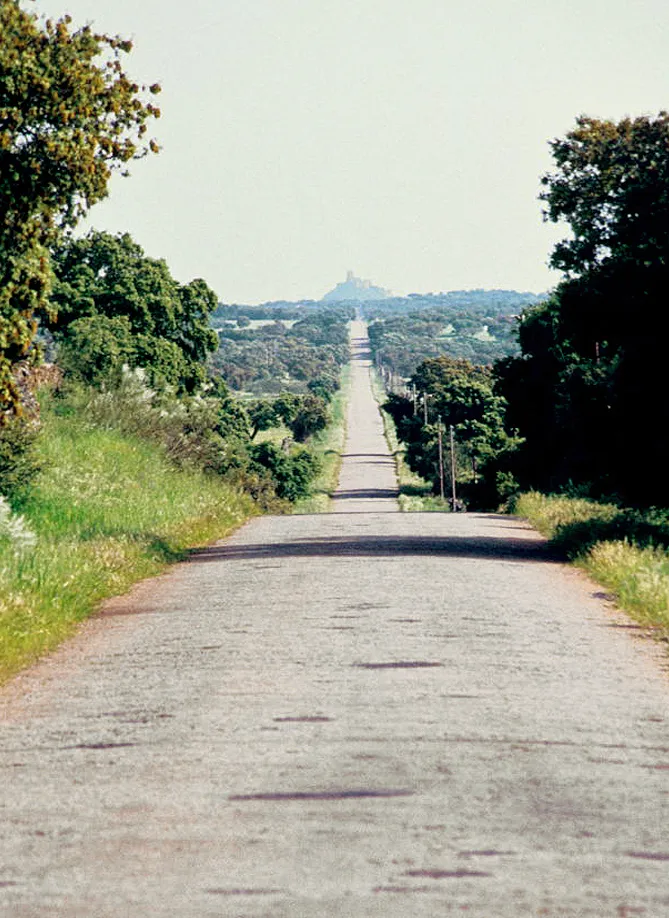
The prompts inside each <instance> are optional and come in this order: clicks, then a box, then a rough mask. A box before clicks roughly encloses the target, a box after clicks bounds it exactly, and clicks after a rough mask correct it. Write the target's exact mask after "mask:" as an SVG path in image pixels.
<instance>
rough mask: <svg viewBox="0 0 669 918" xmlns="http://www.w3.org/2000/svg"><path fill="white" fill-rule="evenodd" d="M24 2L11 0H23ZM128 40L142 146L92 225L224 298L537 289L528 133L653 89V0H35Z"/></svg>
mask: <svg viewBox="0 0 669 918" xmlns="http://www.w3.org/2000/svg"><path fill="white" fill-rule="evenodd" d="M24 5H27V3H26V4H24ZM36 7H37V9H38V10H41V11H44V12H46V13H48V14H49V15H51V16H56V15H60V14H62V13H64V12H65V11H69V12H70V13H71V14H72V16H73V18H74V20H75V22H77V23H82V24H83V23H84V22H87V21H91V22H93V23H94V24H95V25H96V26H97V27H99V28H100V29H103V30H105V31H108V32H114V33H119V34H121V35H124V36H128V37H131V38H133V40H134V42H135V49H134V51H133V52H132V55H131V56H130V57H129V58H127V68H128V70H129V72H131V73H132V75H133V77H134V78H135V79H137V80H138V81H142V82H149V83H151V82H154V81H159V82H161V83H162V86H163V92H162V94H161V96H159V97H158V99H159V104H160V106H161V108H162V111H163V117H162V118H161V119H160V121H158V122H156V123H155V131H154V134H155V137H156V139H157V140H158V142H159V143H160V144H161V146H162V147H163V150H162V152H161V154H160V155H159V156H157V157H150V158H149V159H148V160H146V161H143V162H141V163H137V164H135V165H134V166H133V169H132V173H133V174H132V177H131V178H129V179H122V178H120V177H119V178H116V179H114V181H113V183H112V188H111V195H110V197H109V199H108V200H107V201H105V202H103V203H101V204H99V205H97V206H96V207H95V208H94V209H93V211H92V212H91V220H90V222H91V224H92V225H94V226H96V227H97V228H100V229H106V230H109V231H111V232H119V231H126V230H127V231H129V232H130V233H131V234H132V235H133V236H134V237H135V239H136V240H137V241H138V242H139V243H140V244H141V245H142V246H143V247H144V249H145V250H146V252H147V254H149V255H151V256H154V257H162V258H165V259H166V261H167V262H168V264H169V266H170V268H171V270H172V272H173V274H174V275H175V276H176V277H177V278H178V279H179V280H180V281H188V280H190V279H191V278H193V277H203V278H204V279H205V280H206V281H207V282H208V283H209V284H210V286H212V287H213V288H214V290H215V291H216V293H217V294H218V296H219V297H220V298H221V299H222V300H223V301H225V302H249V303H251V302H260V301H264V300H269V299H281V298H285V299H299V298H303V297H304V298H307V297H308V298H320V297H321V296H322V295H323V294H324V293H325V292H326V291H327V290H328V289H330V288H331V287H333V286H334V284H335V283H336V282H337V281H339V280H342V279H343V277H344V275H345V273H346V271H347V269H349V268H350V269H352V270H353V271H355V273H356V274H358V275H359V276H362V277H366V278H371V279H372V280H373V282H374V283H376V284H379V285H381V286H384V287H389V288H391V289H392V290H393V291H394V292H397V293H409V292H427V291H440V290H452V289H463V288H471V287H487V288H491V287H507V288H515V289H520V290H533V291H536V292H539V291H543V290H546V289H548V288H549V287H551V286H552V285H554V284H555V282H556V280H557V276H556V275H555V274H554V273H552V272H549V270H548V269H547V267H546V262H547V259H548V256H549V253H550V250H551V247H552V244H553V242H554V240H555V239H557V238H558V237H559V235H560V233H561V232H562V231H560V232H558V231H557V230H556V228H555V227H552V226H551V225H549V224H544V223H543V222H542V219H541V206H540V202H538V201H537V195H538V193H539V176H540V175H541V174H542V173H544V172H545V171H547V170H548V169H549V168H550V165H551V160H550V155H549V150H548V145H547V141H548V140H549V139H551V138H554V137H557V136H562V135H564V134H565V133H566V132H567V131H568V130H569V129H570V128H571V127H572V126H573V124H574V120H575V118H576V116H577V115H578V114H581V113H585V114H588V115H593V116H596V117H602V118H614V119H618V118H621V117H622V116H624V115H626V114H631V115H638V114H655V113H657V112H658V111H660V110H661V109H663V108H667V107H669V3H667V0H189V2H187V3H184V2H179V3H176V2H174V0H37V3H36Z"/></svg>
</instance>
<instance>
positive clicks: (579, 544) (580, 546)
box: [513, 492, 669, 640]
mask: <svg viewBox="0 0 669 918" xmlns="http://www.w3.org/2000/svg"><path fill="white" fill-rule="evenodd" d="M513 510H514V512H515V513H516V514H517V515H518V516H521V517H524V518H526V519H527V520H529V522H530V523H531V524H532V525H533V526H534V527H535V528H536V529H538V530H539V532H541V533H542V534H543V535H545V536H546V537H547V538H548V539H549V540H550V542H551V544H552V545H553V546H554V547H555V548H556V549H557V550H558V551H559V552H560V553H561V554H563V555H564V556H565V557H566V558H569V559H570V560H571V561H574V562H575V563H576V564H577V565H578V566H579V567H581V568H583V569H584V570H585V571H587V572H588V573H589V574H590V575H591V576H592V577H593V578H594V579H595V580H596V581H597V582H598V583H601V584H602V585H603V586H605V587H606V588H607V589H608V590H609V591H610V593H611V597H612V599H614V600H615V601H616V603H617V604H618V605H619V606H620V607H621V608H622V609H624V610H625V611H626V612H628V613H630V614H631V615H632V616H633V617H634V618H635V619H636V620H637V621H638V622H639V623H640V624H642V625H644V626H646V627H648V628H649V629H653V630H655V632H656V634H657V635H658V636H660V637H662V638H663V639H664V640H669V511H667V510H661V511H660V510H657V509H652V510H646V511H640V510H629V509H622V508H620V507H618V506H616V505H615V504H611V503H609V504H605V503H597V502H595V501H592V500H585V499H583V498H570V497H566V496H561V495H545V494H540V493H538V492H529V493H526V494H522V495H520V496H519V497H518V499H517V500H516V501H515V504H514V507H513Z"/></svg>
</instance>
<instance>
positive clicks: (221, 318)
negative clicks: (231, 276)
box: [210, 304, 355, 395]
mask: <svg viewBox="0 0 669 918" xmlns="http://www.w3.org/2000/svg"><path fill="white" fill-rule="evenodd" d="M354 315H355V310H354V309H353V308H352V307H350V306H310V307H304V306H303V305H300V304H293V305H292V306H288V305H280V306H274V305H268V304H265V305H263V306H245V307H241V306H219V307H218V309H217V310H216V311H215V312H214V314H213V324H214V327H215V329H216V331H217V333H218V339H219V344H218V349H217V350H216V352H215V353H214V354H213V355H212V356H211V358H210V370H211V372H212V374H213V375H214V376H220V377H222V378H223V379H224V380H225V382H226V383H227V384H228V385H229V386H231V387H232V388H233V389H236V390H238V391H241V390H243V391H245V392H250V393H253V394H256V395H261V394H278V393H279V392H282V391H289V392H298V393H299V392H305V391H306V388H307V385H308V383H310V382H313V381H314V380H316V379H318V378H320V377H334V378H336V379H338V378H339V374H340V371H341V367H342V366H343V365H344V364H345V363H346V362H347V361H348V354H349V351H348V329H347V325H348V322H349V321H350V320H351V319H352V318H353V316H354ZM233 320H234V321H233ZM255 323H261V324H255Z"/></svg>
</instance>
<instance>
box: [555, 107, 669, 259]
mask: <svg viewBox="0 0 669 918" xmlns="http://www.w3.org/2000/svg"><path fill="white" fill-rule="evenodd" d="M551 149H552V152H553V158H554V160H555V165H556V169H555V171H554V172H551V173H548V174H547V175H544V176H543V178H542V184H543V186H544V189H545V190H544V192H543V193H542V195H541V199H542V200H543V201H544V202H545V204H546V210H545V216H546V217H547V219H549V220H551V221H553V222H558V221H562V220H564V221H566V222H567V223H568V224H569V226H570V228H571V231H572V238H571V239H567V240H564V241H562V242H560V243H559V244H558V245H557V246H556V247H555V251H554V252H553V255H552V258H551V264H552V265H553V267H555V268H557V269H559V270H561V271H564V272H565V274H566V275H567V276H569V277H572V276H582V275H583V274H584V273H586V272H588V271H590V270H592V269H593V268H598V267H601V266H603V265H605V264H606V263H607V262H615V263H617V264H620V263H622V262H627V261H630V260H631V261H633V262H635V263H637V264H643V263H646V264H650V263H651V262H653V261H654V260H655V259H658V258H660V259H662V260H663V259H665V258H666V255H667V251H668V249H669V114H667V112H660V113H659V115H657V117H655V118H651V117H648V116H643V117H639V118H633V119H632V118H624V119H623V120H622V121H620V122H618V123H616V122H613V121H600V120H598V119H596V118H588V117H586V116H581V117H580V118H578V119H577V122H576V127H575V128H574V130H572V131H570V132H569V133H568V134H567V136H566V137H565V138H563V139H557V140H554V141H553V142H552V143H551Z"/></svg>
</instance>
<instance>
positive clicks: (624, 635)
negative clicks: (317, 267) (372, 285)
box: [0, 328, 669, 918]
mask: <svg viewBox="0 0 669 918" xmlns="http://www.w3.org/2000/svg"><path fill="white" fill-rule="evenodd" d="M354 337H355V338H357V339H358V341H357V342H356V346H357V348H358V351H359V353H361V354H363V355H364V351H365V340H364V337H365V336H364V329H362V328H358V329H356V331H355V334H354ZM365 361H366V357H364V356H363V357H362V358H361V360H360V361H359V364H360V372H356V373H355V374H354V379H355V380H356V382H355V383H354V386H353V393H352V402H351V413H350V416H349V417H350V420H349V440H348V444H347V447H346V455H347V456H348V460H347V462H346V465H345V466H344V472H343V473H342V483H341V486H340V492H339V494H338V496H337V500H336V501H335V506H336V510H337V512H334V513H331V514H324V515H320V516H292V517H289V516H287V517H264V518H259V519H255V520H253V521H252V522H251V523H249V524H247V525H246V526H245V527H243V528H242V529H241V530H239V531H238V532H237V533H236V534H235V535H233V536H232V537H231V538H229V539H226V540H225V541H223V542H220V543H218V544H217V545H214V546H212V547H210V548H208V549H204V550H202V551H199V552H196V553H195V554H194V555H193V557H192V559H191V560H190V561H189V562H188V563H185V564H181V565H178V566H177V567H175V568H174V569H172V570H171V571H170V572H169V573H167V574H166V575H164V576H162V577H160V578H157V579H155V580H151V581H146V582H144V583H143V584H141V585H140V586H138V587H137V588H136V589H135V590H133V591H132V592H131V593H130V594H128V595H127V596H124V597H120V598H118V599H115V600H113V601H111V602H109V603H107V604H106V605H105V607H104V609H103V611H102V613H101V614H100V615H99V616H97V617H96V618H95V619H94V620H92V621H90V622H88V623H87V624H86V625H85V626H84V627H83V628H82V630H81V633H80V634H79V635H78V636H77V637H76V638H75V639H74V640H72V641H70V642H69V643H68V644H66V645H64V646H63V647H62V648H61V649H60V650H59V651H58V652H57V653H55V654H53V655H52V656H51V657H50V658H48V659H47V660H45V661H43V662H42V663H40V664H39V665H37V666H35V667H34V668H33V669H32V670H30V671H28V672H26V673H24V674H23V675H21V676H20V677H18V678H17V679H16V680H14V681H13V683H11V684H10V685H9V686H7V687H5V689H4V690H3V691H2V692H0V713H1V716H2V726H1V727H0V767H1V768H2V775H3V780H2V791H0V799H1V802H2V821H1V823H0V913H1V914H3V915H5V914H6V915H8V916H11V918H46V916H49V918H53V916H58V918H75V916H76V918H130V916H132V918H135V916H144V915H146V916H151V918H156V916H158V918H167V916H169V918H203V916H211V918H214V916H217V918H220V916H224V918H242V916H243V918H261V916H268V918H316V916H317V918H354V916H355V918H363V916H370V918H371V916H374V918H406V916H407V915H411V916H424V918H436V916H442V915H461V914H466V915H470V916H476V918H524V916H555V918H558V916H560V918H563V916H568V918H586V916H597V918H617V916H627V918H631V916H637V915H640V916H647V918H651V916H652V918H658V916H661V915H665V914H669V870H668V869H667V866H668V862H669V835H668V833H667V816H668V806H667V797H668V793H669V722H668V718H669V677H668V675H667V668H666V660H665V657H664V655H663V652H662V650H661V648H660V647H659V646H658V645H657V644H654V643H653V642H651V641H648V640H646V639H643V638H642V637H640V635H641V632H640V631H639V630H637V626H635V625H633V624H632V623H631V622H630V621H629V620H628V619H626V618H625V617H624V616H623V615H622V614H620V613H618V612H616V611H615V610H613V609H612V608H611V607H610V605H609V604H608V603H607V602H606V599H605V597H602V595H601V593H599V591H598V589H597V588H596V587H595V586H593V585H592V584H591V583H590V582H589V581H588V580H587V579H586V578H585V577H583V576H581V575H580V574H578V573H575V572H573V571H571V570H569V569H567V568H565V567H563V566H562V565H560V564H558V563H556V562H555V560H554V559H552V558H551V556H550V553H549V552H548V550H547V547H546V543H545V542H544V541H543V540H542V539H541V538H540V537H539V536H537V534H536V533H535V532H534V531H532V530H531V529H530V528H529V527H528V526H527V525H526V524H524V523H523V522H522V521H519V520H514V519H511V518H508V517H503V516H499V515H494V514H436V513H432V514H403V513H398V512H388V511H389V510H390V511H394V510H395V509H396V504H395V503H394V497H393V493H394V491H395V490H396V484H395V483H394V479H392V477H391V478H388V477H387V476H386V472H387V471H389V470H390V471H392V464H391V463H390V457H389V455H388V450H387V447H386V446H385V444H384V442H383V440H382V438H381V439H378V438H370V433H369V426H368V423H367V421H366V420H363V422H362V423H363V428H364V429H359V426H358V423H357V422H356V421H355V417H356V416H358V417H360V418H366V417H367V414H366V409H363V408H362V407H361V405H362V403H363V402H364V400H365V399H367V398H368V393H367V391H366V388H367V389H368V388H369V383H368V375H367V373H366V367H365V366H364V364H365ZM365 387H366V388H365ZM356 457H357V458H358V459H359V460H360V462H356V461H354V460H355V459H356ZM371 460H374V461H371ZM376 460H378V463H377V461H376ZM349 466H350V467H349ZM356 468H357V471H356ZM372 472H373V474H372Z"/></svg>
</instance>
